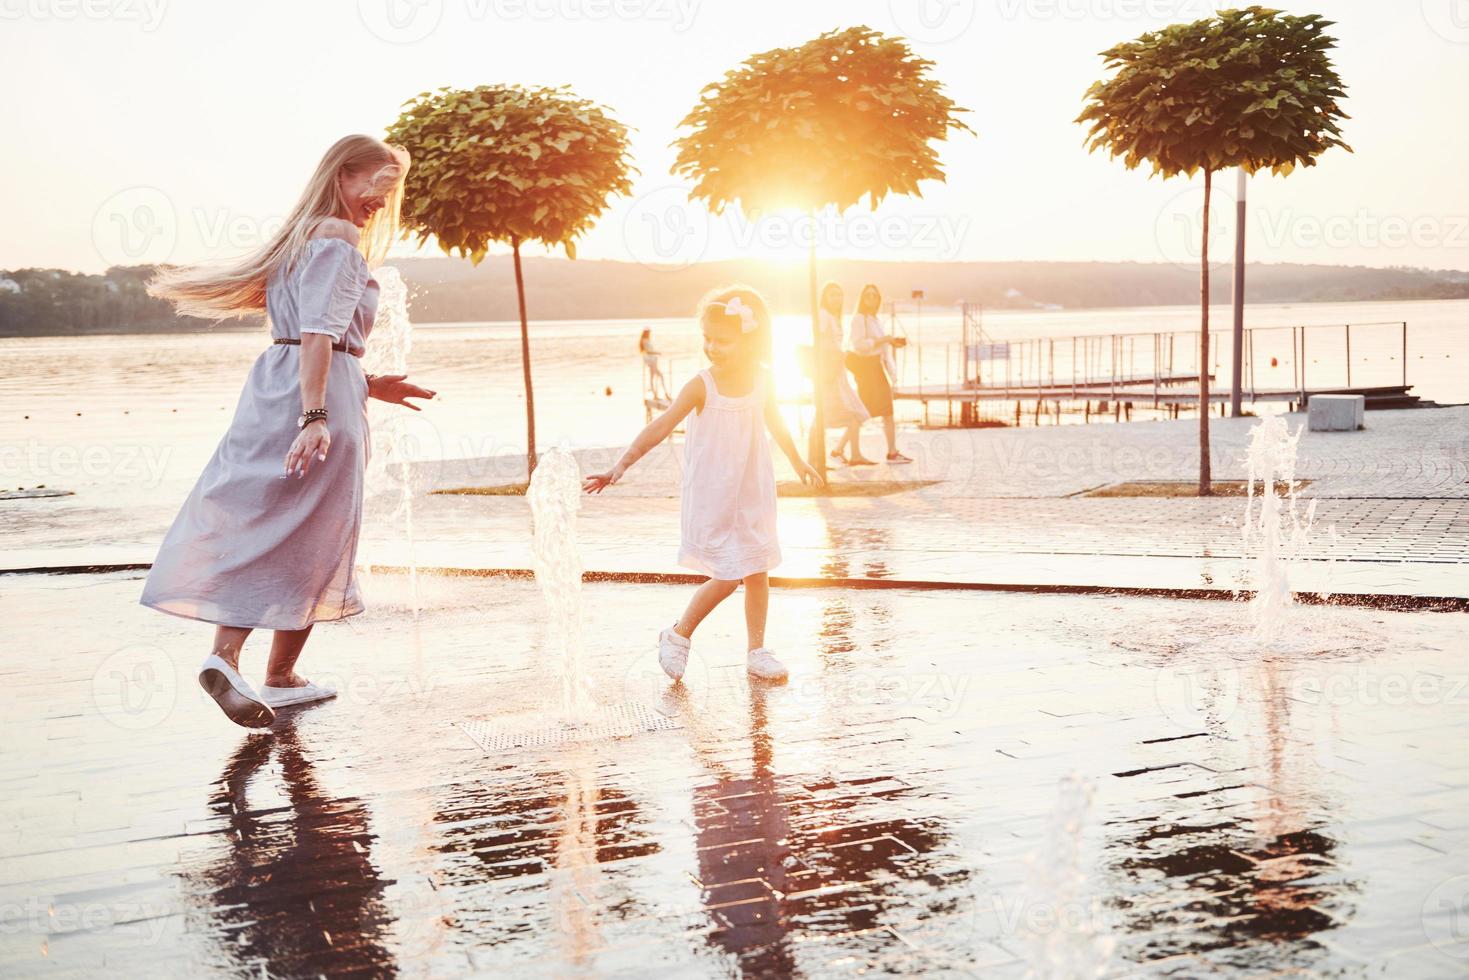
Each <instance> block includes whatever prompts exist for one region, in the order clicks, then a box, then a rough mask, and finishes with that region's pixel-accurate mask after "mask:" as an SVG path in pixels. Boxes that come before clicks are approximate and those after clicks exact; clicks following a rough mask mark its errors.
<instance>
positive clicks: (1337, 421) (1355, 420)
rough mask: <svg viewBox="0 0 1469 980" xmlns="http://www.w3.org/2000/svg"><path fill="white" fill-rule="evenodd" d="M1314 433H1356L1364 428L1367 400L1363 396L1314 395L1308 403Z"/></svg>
mask: <svg viewBox="0 0 1469 980" xmlns="http://www.w3.org/2000/svg"><path fill="white" fill-rule="evenodd" d="M1306 406H1307V407H1306V427H1307V428H1308V429H1310V430H1311V431H1312V432H1356V431H1357V430H1358V429H1360V428H1362V417H1363V415H1364V414H1365V412H1366V408H1367V399H1366V398H1364V397H1363V396H1361V395H1312V396H1311V398H1310V400H1309V401H1308V402H1307V403H1306Z"/></svg>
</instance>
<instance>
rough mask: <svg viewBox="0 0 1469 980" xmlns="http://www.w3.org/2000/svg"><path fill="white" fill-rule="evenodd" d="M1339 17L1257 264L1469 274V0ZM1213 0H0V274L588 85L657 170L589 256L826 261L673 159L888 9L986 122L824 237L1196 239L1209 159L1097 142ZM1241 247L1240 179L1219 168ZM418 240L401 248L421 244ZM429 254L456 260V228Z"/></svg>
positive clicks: (1402, 0)
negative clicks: (1468, 97) (455, 111)
mask: <svg viewBox="0 0 1469 980" xmlns="http://www.w3.org/2000/svg"><path fill="white" fill-rule="evenodd" d="M1274 6H1278V7H1282V8H1284V9H1286V10H1288V11H1289V12H1292V13H1308V12H1313V11H1316V12H1321V13H1323V14H1327V15H1328V16H1330V17H1331V18H1333V19H1335V20H1336V22H1337V24H1336V26H1335V27H1334V28H1333V29H1332V30H1333V33H1334V34H1335V35H1336V37H1337V38H1338V40H1339V42H1340V44H1339V47H1338V49H1337V51H1336V55H1335V60H1336V64H1337V69H1338V71H1339V73H1340V74H1341V76H1342V78H1343V79H1344V81H1345V82H1346V84H1347V87H1348V99H1347V101H1346V102H1345V104H1344V108H1345V110H1346V111H1347V112H1348V113H1349V114H1350V115H1351V116H1352V117H1353V118H1352V119H1350V120H1348V121H1347V123H1346V124H1345V129H1346V139H1347V142H1348V143H1350V144H1351V145H1352V146H1353V147H1354V149H1355V150H1356V152H1355V154H1348V153H1345V152H1343V151H1340V150H1333V151H1331V152H1330V153H1328V154H1327V155H1326V156H1324V157H1323V158H1322V159H1321V161H1320V164H1319V165H1318V166H1317V167H1315V168H1312V169H1305V170H1298V171H1297V172H1296V173H1295V174H1294V175H1292V176H1290V177H1289V178H1283V179H1281V178H1269V177H1257V178H1255V179H1254V180H1253V181H1252V183H1251V188H1250V206H1251V223H1250V258H1251V260H1252V261H1267V262H1268V261H1293V262H1321V263H1330V264H1364V265H1373V266H1388V265H1415V266H1428V267H1433V268H1450V269H1461V270H1469V181H1466V180H1465V179H1464V176H1463V175H1464V172H1465V164H1466V161H1469V127H1466V126H1465V125H1464V124H1463V123H1464V112H1463V99H1464V95H1465V93H1466V92H1469V0H1392V2H1383V0H1329V2H1328V0H1316V2H1315V3H1295V2H1288V0H1287V2H1281V3H1277V4H1274ZM1213 9H1214V4H1213V3H1212V2H1211V0H985V2H974V0H891V2H889V0H844V2H837V0H780V2H776V0H324V2H310V3H305V2H286V0H261V2H253V3H242V2H228V3H226V2H217V0H0V82H3V91H4V92H5V93H6V98H5V100H4V102H3V104H0V133H3V134H4V173H5V180H4V182H3V189H0V204H3V213H4V216H5V219H6V233H5V235H4V236H3V239H0V268H16V267H23V266H56V267H62V268H67V269H75V270H79V271H86V272H100V271H101V270H102V269H104V268H106V267H107V266H108V265H111V264H115V263H123V264H134V263H138V262H156V261H173V262H181V261H191V260H195V259H201V258H206V257H211V256H215V257H219V256H224V255H228V254H234V253H238V252H240V251H243V250H245V249H247V248H249V247H250V246H252V245H253V244H255V243H256V242H257V241H259V240H260V238H261V236H262V234H263V233H268V232H269V231H270V230H271V228H272V223H273V222H275V221H278V220H279V219H280V216H282V215H283V214H284V213H285V212H286V211H287V210H288V209H289V207H290V206H291V204H292V203H293V202H294V201H295V199H296V197H297V195H298V194H299V193H300V191H301V189H302V187H303V185H304V183H305V181H306V179H307V177H308V176H309V175H310V172H311V169H312V167H313V166H314V164H315V163H316V161H317V160H318V159H319V158H320V155H321V153H322V152H323V151H324V150H325V149H326V148H327V146H328V145H330V144H331V143H332V142H333V141H334V140H335V139H337V138H338V137H340V136H342V135H345V134H346V133H349V132H366V133H372V134H375V135H381V134H382V132H383V130H384V128H385V127H386V125H387V124H388V123H389V122H391V121H392V120H393V119H394V118H395V117H396V115H397V112H398V106H399V105H400V103H401V102H403V101H404V100H406V99H408V98H410V97H411V96H413V95H415V94H416V93H418V92H420V91H424V90H427V89H433V88H437V87H439V86H442V85H451V86H461V87H467V86H473V85H477V84H486V83H496V82H519V83H525V84H548V85H556V84H568V85H570V86H571V87H572V88H573V89H574V90H575V91H576V92H577V93H578V94H580V95H583V96H585V97H588V98H591V99H593V100H595V101H598V102H601V103H603V104H605V105H607V106H608V107H610V108H611V109H612V111H613V112H614V114H615V115H616V116H618V117H619V118H620V119H622V120H623V121H624V122H625V123H627V124H628V125H629V126H631V127H633V129H634V130H635V132H634V134H633V155H634V160H635V163H636V165H637V166H638V168H639V169H640V171H641V174H640V175H639V176H638V177H637V180H636V187H635V192H634V194H633V195H632V197H631V198H626V199H619V200H616V201H615V202H614V204H613V206H612V208H611V209H610V210H609V211H608V212H607V213H606V214H605V215H604V216H603V218H602V219H601V221H600V223H599V224H598V226H597V227H596V229H595V230H594V231H593V232H592V233H591V234H590V235H588V236H587V237H586V238H584V239H583V240H582V242H581V245H580V254H581V256H582V257H583V258H607V259H622V260H636V261H644V262H676V263H686V262H690V261H696V260H699V259H714V258H728V257H735V256H741V255H750V256H759V257H771V256H788V257H790V258H792V259H799V258H801V257H802V256H803V255H804V250H803V249H804V245H803V242H804V239H803V238H802V237H801V235H802V234H803V233H804V231H805V230H806V229H801V228H792V227H791V226H790V225H789V224H788V223H787V222H785V221H782V220H780V219H774V220H771V221H767V222H765V223H763V224H761V225H758V226H753V227H752V226H750V225H748V224H747V223H745V222H743V221H742V220H739V219H735V218H729V217H726V218H721V219H710V218H709V217H708V216H707V215H706V214H705V213H704V211H703V209H702V208H701V207H700V206H697V205H691V204H689V203H687V199H686V195H685V194H684V191H683V188H682V186H681V185H680V183H679V182H678V181H675V180H674V179H673V178H672V177H670V176H669V173H668V167H669V165H670V163H671V162H672V159H673V152H672V150H671V149H670V148H669V146H668V144H669V142H670V141H671V140H672V139H674V137H675V136H676V135H677V130H676V125H677V123H678V121H679V120H680V119H681V118H683V116H684V115H685V114H686V113H687V112H688V110H689V109H690V108H691V107H692V106H693V105H694V103H695V102H696V100H697V97H698V93H699V90H700V88H701V87H702V86H703V85H704V84H706V83H708V82H711V81H715V80H717V79H718V78H720V77H721V76H722V75H723V73H724V72H725V71H726V70H727V69H728V68H730V67H733V66H734V65H736V64H737V63H739V62H740V61H742V60H743V59H744V58H746V57H747V56H749V55H750V54H753V53H755V52H758V51H763V50H766V49H768V48H771V47H777V46H783V45H791V44H798V43H800V42H802V41H804V40H807V39H809V38H811V37H814V36H815V35H817V34H819V33H821V32H823V31H827V30H831V29H833V28H838V27H849V26H853V25H856V24H867V25H868V26H870V27H873V28H875V29H877V30H879V31H883V32H887V33H892V34H901V35H904V36H907V37H908V38H910V39H911V41H912V43H913V46H914V48H915V50H916V51H917V52H918V53H919V54H921V55H922V56H924V57H926V58H929V59H930V60H932V61H934V62H935V63H936V68H935V73H936V74H937V76H938V77H939V78H940V79H941V80H942V81H943V82H944V84H945V86H946V88H947V91H948V94H949V95H950V97H951V98H953V99H954V100H955V101H956V102H958V103H959V104H960V105H962V106H965V107H967V108H969V109H971V110H973V111H972V112H971V113H970V114H969V115H967V116H966V117H965V118H966V121H967V122H968V123H969V125H971V126H972V127H973V128H974V129H975V130H976V131H977V132H978V137H977V138H975V137H970V136H963V135H961V136H959V137H957V138H955V139H951V140H950V141H949V142H948V143H947V144H944V145H943V146H942V149H941V154H942V158H943V161H944V164H945V167H946V170H947V172H948V183H947V184H937V183H931V184H926V185H924V196H923V198H922V199H917V200H915V199H902V198H894V199H890V200H889V202H887V203H885V204H884V205H883V206H882V207H881V208H880V209H879V210H878V211H877V212H876V213H872V212H868V211H865V210H853V211H849V212H848V214H847V215H846V218H845V220H844V221H842V222H835V221H831V222H823V223H822V224H821V226H820V227H819V228H818V229H817V233H818V235H819V243H820V249H821V253H822V254H823V255H827V256H846V257H854V258H859V257H860V258H872V259H890V260H1026V259H1030V260H1103V261H1117V260H1125V261H1139V262H1158V261H1174V262H1181V263H1190V264H1191V263H1193V262H1194V261H1195V257H1196V255H1197V248H1198V244H1197V213H1198V209H1199V204H1200V202H1201V199H1202V192H1201V181H1199V180H1195V181H1194V182H1192V183H1189V182H1186V181H1183V180H1181V179H1175V180H1172V181H1167V182H1164V181H1161V180H1158V179H1153V180H1149V179H1148V178H1147V177H1146V176H1145V174H1144V173H1143V172H1140V171H1138V172H1129V171H1126V170H1125V169H1124V168H1123V167H1122V165H1121V164H1120V163H1118V162H1115V161H1109V160H1108V159H1107V158H1106V157H1105V156H1102V155H1088V154H1087V153H1086V152H1085V151H1084V149H1083V147H1082V143H1081V139H1082V133H1083V131H1082V128H1081V127H1080V126H1077V125H1075V124H1074V123H1073V122H1072V120H1073V119H1074V118H1075V117H1076V115H1077V113H1078V112H1079V111H1080V109H1081V106H1082V96H1083V93H1084V92H1085V90H1086V88H1087V86H1088V84H1090V83H1091V82H1092V81H1093V80H1095V79H1096V78H1098V77H1099V76H1100V74H1101V70H1102V62H1101V59H1100V58H1099V57H1098V56H1097V52H1099V51H1100V50H1102V49H1103V48H1105V47H1107V46H1108V45H1110V44H1112V43H1115V42H1117V41H1120V40H1124V39H1128V38H1132V37H1135V36H1136V35H1138V34H1140V33H1142V32H1143V31H1145V30H1148V29H1151V28H1154V27H1159V26H1162V25H1164V24H1167V23H1170V22H1175V21H1181V20H1193V19H1197V18H1199V17H1202V16H1206V15H1207V14H1209V13H1211V12H1212V10H1213ZM1216 187H1217V189H1218V190H1219V191H1220V192H1222V193H1221V204H1223V205H1224V208H1223V209H1222V210H1220V211H1218V212H1216V214H1218V215H1220V216H1221V217H1223V218H1224V219H1225V220H1224V221H1222V222H1221V224H1223V225H1224V227H1223V228H1221V229H1220V232H1221V234H1220V236H1219V237H1217V238H1216V239H1215V240H1214V244H1213V246H1212V247H1213V248H1215V249H1217V253H1216V254H1218V256H1219V258H1220V259H1225V258H1227V255H1228V250H1229V241H1230V238H1229V236H1230V235H1232V226H1233V207H1232V204H1231V203H1230V201H1231V200H1232V198H1229V197H1228V195H1231V194H1232V193H1233V190H1234V177H1233V175H1232V174H1229V175H1222V176H1221V177H1220V178H1218V179H1217V180H1216ZM410 253H411V249H406V248H405V251H404V254H410ZM427 254H438V252H437V250H433V251H432V252H430V253H427Z"/></svg>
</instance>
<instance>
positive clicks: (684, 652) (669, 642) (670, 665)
mask: <svg viewBox="0 0 1469 980" xmlns="http://www.w3.org/2000/svg"><path fill="white" fill-rule="evenodd" d="M688 665H689V640H688V637H685V636H679V635H678V633H676V632H674V630H673V627H671V626H670V627H669V628H668V629H666V630H664V631H663V632H661V633H659V634H658V666H660V667H662V668H663V673H665V674H667V675H668V676H669V677H672V678H673V679H674V680H676V681H677V680H683V672H684V668H685V667H687V666H688Z"/></svg>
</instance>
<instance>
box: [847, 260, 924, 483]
mask: <svg viewBox="0 0 1469 980" xmlns="http://www.w3.org/2000/svg"><path fill="white" fill-rule="evenodd" d="M880 309H882V293H880V292H879V291H878V289H877V287H876V286H874V285H872V284H871V283H869V284H867V285H866V286H863V287H862V295H861V296H860V297H859V298H858V300H857V312H856V313H854V314H852V323H851V328H850V332H849V337H848V346H849V347H850V348H851V350H850V352H849V353H848V355H847V367H848V369H849V370H850V371H851V372H852V376H853V377H855V378H856V379H857V394H858V396H859V397H861V399H862V404H863V405H864V406H866V408H867V411H868V412H869V413H870V414H871V415H874V416H876V417H878V418H880V419H882V431H883V434H884V435H885V436H887V441H888V454H887V461H888V462H889V463H911V462H912V460H911V459H909V458H908V457H907V456H904V455H903V454H902V453H900V452H898V433H897V428H898V427H897V425H896V423H894V422H893V386H892V382H893V381H895V380H897V377H898V370H897V366H896V365H895V364H894V363H893V349H894V348H897V347H902V346H904V345H906V344H907V343H908V341H907V340H906V339H905V338H903V337H889V336H888V334H887V331H886V330H884V329H883V328H882V321H881V320H880V319H879V318H878V315H877V314H878V311H879V310H880ZM852 455H853V456H859V455H861V449H860V448H859V447H858V446H857V444H856V443H855V442H854V443H853V445H852Z"/></svg>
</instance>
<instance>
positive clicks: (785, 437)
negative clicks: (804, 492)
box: [765, 391, 826, 487]
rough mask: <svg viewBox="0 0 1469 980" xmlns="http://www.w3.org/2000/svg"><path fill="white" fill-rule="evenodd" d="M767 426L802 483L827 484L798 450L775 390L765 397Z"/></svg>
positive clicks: (822, 485) (819, 485)
mask: <svg viewBox="0 0 1469 980" xmlns="http://www.w3.org/2000/svg"><path fill="white" fill-rule="evenodd" d="M765 428H767V429H769V430H770V437H771V438H772V439H774V440H775V444H776V445H777V446H779V447H780V451H781V452H783V453H785V454H786V459H788V460H790V463H791V469H793V470H795V471H796V476H798V477H800V478H801V482H802V483H809V484H811V485H812V486H815V487H824V486H826V481H825V480H823V479H822V478H821V474H820V473H818V472H816V470H815V468H814V467H812V465H811V464H810V463H808V462H806V461H805V460H804V459H802V458H801V454H800V453H799V452H797V451H796V443H795V440H793V439H792V438H791V430H790V429H787V428H786V420H785V419H784V418H782V417H781V414H780V405H779V404H778V403H777V402H776V400H775V392H774V391H772V392H771V393H770V397H769V398H767V399H765Z"/></svg>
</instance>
